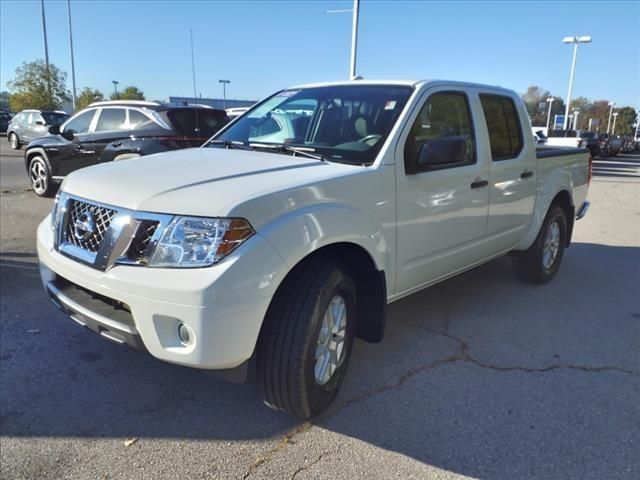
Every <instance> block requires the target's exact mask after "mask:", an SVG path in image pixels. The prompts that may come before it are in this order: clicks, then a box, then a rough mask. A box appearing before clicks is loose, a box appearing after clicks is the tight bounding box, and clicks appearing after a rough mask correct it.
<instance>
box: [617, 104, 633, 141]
mask: <svg viewBox="0 0 640 480" xmlns="http://www.w3.org/2000/svg"><path fill="white" fill-rule="evenodd" d="M616 112H617V113H618V118H616V131H615V133H616V135H633V133H634V132H635V127H634V125H635V123H636V110H635V109H634V108H633V107H622V108H619V109H616ZM611 131H613V120H611Z"/></svg>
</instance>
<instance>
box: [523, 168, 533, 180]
mask: <svg viewBox="0 0 640 480" xmlns="http://www.w3.org/2000/svg"><path fill="white" fill-rule="evenodd" d="M529 177H533V172H531V171H529V170H525V171H524V172H522V173H521V174H520V178H529Z"/></svg>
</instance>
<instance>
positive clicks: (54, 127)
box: [49, 125, 60, 135]
mask: <svg viewBox="0 0 640 480" xmlns="http://www.w3.org/2000/svg"><path fill="white" fill-rule="evenodd" d="M49 133H50V134H51V135H60V125H51V126H50V127H49Z"/></svg>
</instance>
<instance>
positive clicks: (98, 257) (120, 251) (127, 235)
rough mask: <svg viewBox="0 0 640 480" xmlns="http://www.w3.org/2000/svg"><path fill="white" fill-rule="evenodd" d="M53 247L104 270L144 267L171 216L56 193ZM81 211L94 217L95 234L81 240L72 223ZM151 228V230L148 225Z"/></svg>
mask: <svg viewBox="0 0 640 480" xmlns="http://www.w3.org/2000/svg"><path fill="white" fill-rule="evenodd" d="M57 203H58V205H59V206H60V208H59V211H60V213H59V218H56V225H55V227H54V228H55V244H54V248H55V249H56V250H57V251H58V252H60V253H61V254H63V255H65V256H67V257H70V258H73V259H74V260H78V261H80V262H82V263H85V264H87V265H88V266H90V267H92V268H95V269H98V270H102V271H106V270H108V269H110V268H111V267H113V266H114V265H117V264H126V265H146V264H147V263H148V261H149V258H150V256H151V254H152V253H153V249H154V248H155V246H156V244H157V243H158V241H159V240H160V236H161V235H162V232H163V231H164V229H165V228H166V227H167V225H168V224H169V223H170V222H171V220H172V219H173V215H164V214H159V213H148V212H139V211H136V210H130V209H126V208H120V207H116V206H113V205H106V204H102V203H98V202H94V201H92V200H86V199H84V198H80V197H76V196H71V195H69V194H67V193H64V192H62V193H60V195H59V197H58V200H57ZM85 211H90V212H91V213H92V214H93V216H94V217H95V228H96V233H95V234H93V235H91V237H89V238H87V239H84V240H81V239H78V238H76V237H75V236H74V222H75V220H76V219H77V217H78V216H79V215H80V214H81V213H82V212H85ZM151 225H154V228H153V229H150V226H151Z"/></svg>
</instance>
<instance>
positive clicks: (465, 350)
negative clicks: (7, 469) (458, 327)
mask: <svg viewBox="0 0 640 480" xmlns="http://www.w3.org/2000/svg"><path fill="white" fill-rule="evenodd" d="M408 325H410V326H412V327H415V328H421V329H423V330H427V331H428V332H431V333H432V334H434V335H438V336H441V337H445V338H448V339H450V340H453V341H454V342H456V343H457V344H458V346H459V349H460V358H459V359H460V360H461V361H465V362H470V363H473V364H474V365H477V366H479V367H481V368H487V369H490V370H496V371H498V372H512V371H519V372H527V373H545V372H550V371H553V370H561V369H569V370H581V371H584V372H593V373H601V372H618V373H624V374H627V375H634V376H640V372H637V371H634V370H631V369H627V368H623V367H617V366H609V365H606V366H590V365H580V364H553V365H548V366H546V367H525V366H520V365H495V364H491V363H487V362H483V361H481V360H478V359H477V358H476V357H474V356H473V355H472V354H471V347H470V346H469V344H468V343H467V342H466V341H465V340H463V339H462V338H459V337H457V336H455V335H452V334H451V333H449V332H448V331H447V332H439V331H437V330H434V329H432V328H429V327H425V326H424V325H416V324H408Z"/></svg>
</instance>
